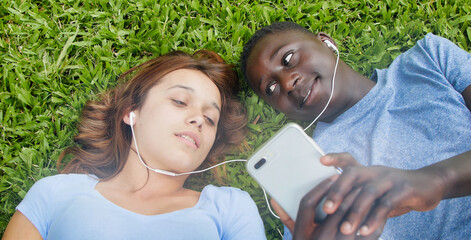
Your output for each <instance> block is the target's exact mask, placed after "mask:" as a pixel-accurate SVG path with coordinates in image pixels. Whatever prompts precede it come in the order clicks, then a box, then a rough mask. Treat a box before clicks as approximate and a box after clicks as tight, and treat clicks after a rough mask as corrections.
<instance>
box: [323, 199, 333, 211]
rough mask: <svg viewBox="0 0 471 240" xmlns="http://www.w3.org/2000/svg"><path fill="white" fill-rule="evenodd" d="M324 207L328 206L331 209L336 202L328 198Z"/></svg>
mask: <svg viewBox="0 0 471 240" xmlns="http://www.w3.org/2000/svg"><path fill="white" fill-rule="evenodd" d="M324 207H325V208H327V209H331V208H333V207H334V202H332V201H331V200H327V201H325V203H324Z"/></svg>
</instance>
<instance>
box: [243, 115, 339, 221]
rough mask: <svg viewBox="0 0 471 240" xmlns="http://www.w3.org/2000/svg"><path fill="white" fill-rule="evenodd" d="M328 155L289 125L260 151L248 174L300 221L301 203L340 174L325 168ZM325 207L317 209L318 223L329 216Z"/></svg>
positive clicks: (298, 127) (334, 169)
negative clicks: (321, 160)
mask: <svg viewBox="0 0 471 240" xmlns="http://www.w3.org/2000/svg"><path fill="white" fill-rule="evenodd" d="M323 155H324V153H323V152H322V150H321V149H320V147H319V146H318V145H317V144H316V143H315V142H314V140H313V139H312V138H310V137H309V136H307V135H306V133H305V132H304V131H303V129H302V128H301V127H300V126H299V125H297V124H295V123H288V124H286V125H285V126H284V127H283V128H281V129H280V130H279V131H278V132H277V133H276V134H275V135H274V136H273V137H271V138H270V139H269V140H268V141H267V142H266V143H264V144H263V145H262V146H261V147H259V148H258V149H257V151H256V152H255V153H254V154H252V155H251V156H250V158H249V160H248V161H247V166H246V167H247V171H248V172H249V174H250V175H251V176H252V177H253V178H254V179H255V180H256V181H257V182H258V183H259V184H260V186H261V187H262V188H264V189H265V190H266V192H267V193H268V195H270V196H271V197H272V198H274V199H275V200H276V202H278V204H279V205H280V206H281V207H282V208H283V210H284V211H285V212H286V213H287V214H288V215H289V216H290V217H291V218H292V219H293V220H296V216H297V213H298V208H299V203H300V202H301V199H302V198H303V196H304V195H306V193H308V192H309V191H310V190H312V189H313V188H314V187H315V186H316V185H317V184H319V183H320V182H321V181H322V180H324V179H326V178H328V177H329V176H332V175H334V174H339V173H340V171H339V170H338V169H336V168H335V167H330V166H325V165H322V164H321V163H320V161H319V158H320V157H321V156H323ZM321 205H322V204H319V206H318V208H317V209H316V222H321V221H322V220H323V218H325V216H326V214H325V213H324V211H323V210H322V206H321Z"/></svg>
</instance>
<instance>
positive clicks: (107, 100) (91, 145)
mask: <svg viewBox="0 0 471 240" xmlns="http://www.w3.org/2000/svg"><path fill="white" fill-rule="evenodd" d="M135 71H137V73H136V74H135V75H134V76H133V77H132V78H131V79H130V80H129V81H127V82H125V83H123V84H122V85H120V86H118V87H117V88H115V89H114V90H112V91H110V92H108V93H106V94H104V95H103V96H102V98H101V100H100V101H95V102H93V101H91V102H88V103H87V105H86V106H85V108H84V110H83V112H82V119H81V122H80V125H79V133H78V135H77V136H76V138H75V141H76V143H77V146H73V147H70V148H68V149H66V150H65V151H64V152H63V153H62V155H61V157H60V159H59V162H58V167H59V166H60V164H61V160H62V159H63V158H64V157H65V156H66V155H69V154H71V155H72V156H73V158H72V159H71V160H70V161H69V162H68V163H67V164H66V166H65V167H64V169H63V170H62V174H59V175H56V176H50V177H46V178H43V179H41V180H40V181H38V182H37V183H36V184H35V185H34V186H33V187H32V188H31V189H30V190H29V192H28V194H27V195H26V197H25V199H24V200H23V201H22V202H21V203H20V204H19V206H18V207H17V211H16V213H15V214H14V215H13V217H12V219H11V221H10V223H9V225H8V227H7V229H6V231H5V235H4V237H3V239H5V240H7V239H113V240H116V239H155V238H160V239H182V238H185V239H265V231H264V227H263V223H262V220H261V218H260V216H259V214H258V210H257V208H256V205H255V204H254V202H253V200H252V199H251V198H250V196H249V195H248V194H247V193H246V192H244V191H241V190H239V189H235V188H230V187H215V186H212V185H208V186H206V187H205V188H204V189H203V190H202V192H197V191H194V190H190V189H187V188H185V187H184V186H183V184H184V183H185V181H186V180H187V178H188V176H189V175H188V174H175V173H187V172H190V171H193V170H195V169H197V168H199V167H207V166H210V165H214V164H215V163H216V162H217V161H218V160H220V159H221V157H222V154H223V153H224V152H225V151H226V150H228V149H229V148H230V147H232V146H234V145H236V144H238V143H240V142H241V140H242V139H243V137H244V134H243V131H244V127H245V124H246V114H245V109H244V108H243V106H242V105H241V104H240V103H239V102H237V101H236V100H235V95H234V94H235V93H236V91H237V88H238V86H237V75H236V73H235V72H234V70H233V69H232V68H231V67H230V66H229V65H227V64H226V63H224V61H223V60H222V58H221V57H220V56H219V55H218V54H216V53H214V52H211V51H205V50H202V51H198V52H196V53H195V54H193V55H189V54H186V53H183V52H173V53H169V54H166V55H164V56H161V57H158V58H156V59H152V60H150V61H147V62H145V63H143V64H141V65H139V66H137V67H135V68H132V69H130V70H129V71H127V72H126V73H124V75H123V76H122V77H126V76H128V75H130V74H132V73H133V72H135Z"/></svg>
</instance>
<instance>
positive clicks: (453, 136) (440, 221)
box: [313, 34, 471, 239]
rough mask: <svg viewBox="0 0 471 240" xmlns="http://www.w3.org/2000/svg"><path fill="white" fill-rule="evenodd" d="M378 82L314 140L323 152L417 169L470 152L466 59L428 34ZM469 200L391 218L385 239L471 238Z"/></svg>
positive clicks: (469, 62)
mask: <svg viewBox="0 0 471 240" xmlns="http://www.w3.org/2000/svg"><path fill="white" fill-rule="evenodd" d="M372 80H374V81H376V82H377V84H376V85H375V86H374V87H373V89H371V91H370V92H369V93H368V94H367V95H366V96H365V97H364V98H363V99H361V100H360V101H359V102H358V103H357V104H356V105H354V106H353V107H351V108H350V109H348V110H347V111H346V112H345V113H343V114H342V115H340V116H339V117H338V118H336V119H335V120H334V121H333V122H331V123H323V122H319V123H318V124H317V127H316V129H315V131H314V134H313V138H314V140H315V141H316V142H317V143H318V144H319V145H320V147H321V148H322V149H323V150H324V151H325V152H327V153H333V152H348V153H350V154H352V156H353V157H354V158H355V159H356V160H358V162H360V163H361V164H363V165H384V166H390V167H395V168H401V169H418V168H421V167H424V166H428V165H431V164H433V163H436V162H438V161H441V160H445V159H447V158H450V157H452V156H455V155H458V154H460V153H463V152H466V151H469V150H471V112H470V111H469V109H468V108H467V107H466V104H465V101H464V99H463V97H462V95H461V92H463V90H464V89H465V88H466V87H468V86H469V85H471V54H469V53H467V52H466V51H464V50H462V49H460V48H459V47H458V46H456V45H455V44H453V43H452V42H450V41H449V40H447V39H445V38H442V37H438V36H435V35H433V34H427V35H426V36H425V38H424V39H422V40H420V41H418V42H417V44H416V45H415V46H414V47H413V48H411V49H410V50H408V51H406V52H405V53H403V54H401V55H399V56H398V57H397V58H396V59H395V60H394V61H393V62H392V63H391V65H390V66H389V67H388V68H387V69H382V70H376V71H375V73H374V74H373V76H372ZM470 224H471V197H463V198H456V199H451V200H443V201H441V203H440V204H439V205H438V207H437V208H436V209H435V210H432V211H428V212H411V213H408V214H405V215H402V216H399V217H395V218H390V219H388V222H387V224H386V226H385V228H384V231H383V235H382V238H383V239H471V225H470Z"/></svg>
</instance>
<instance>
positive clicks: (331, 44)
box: [324, 40, 339, 53]
mask: <svg viewBox="0 0 471 240" xmlns="http://www.w3.org/2000/svg"><path fill="white" fill-rule="evenodd" d="M324 43H325V44H326V45H327V47H328V48H330V49H332V50H334V51H335V52H336V53H338V52H339V50H338V49H337V47H336V46H335V44H333V43H332V42H331V41H329V40H324Z"/></svg>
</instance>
